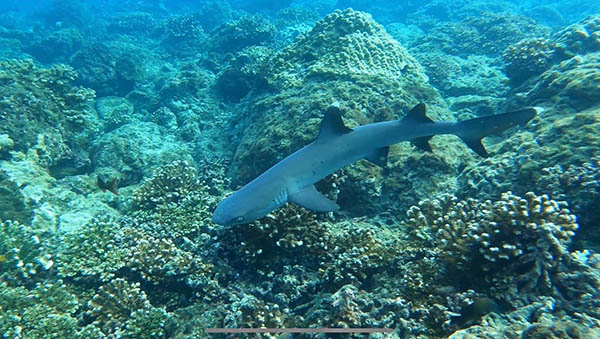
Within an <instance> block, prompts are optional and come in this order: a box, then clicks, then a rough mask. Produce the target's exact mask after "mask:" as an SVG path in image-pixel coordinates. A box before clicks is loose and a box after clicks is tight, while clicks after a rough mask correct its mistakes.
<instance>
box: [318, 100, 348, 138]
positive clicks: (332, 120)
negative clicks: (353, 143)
mask: <svg viewBox="0 0 600 339" xmlns="http://www.w3.org/2000/svg"><path fill="white" fill-rule="evenodd" d="M350 132H352V129H351V128H349V127H346V125H344V121H343V120H342V110H341V109H340V103H339V102H338V101H336V102H334V103H333V104H331V105H330V106H329V108H327V111H325V114H324V116H323V120H322V121H321V128H320V129H319V136H318V137H317V140H327V139H329V138H332V137H336V136H339V135H342V134H345V133H350Z"/></svg>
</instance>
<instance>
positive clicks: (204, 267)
mask: <svg viewBox="0 0 600 339" xmlns="http://www.w3.org/2000/svg"><path fill="white" fill-rule="evenodd" d="M122 236H123V238H124V239H126V240H127V242H128V243H129V246H130V247H129V248H130V253H129V257H128V258H127V261H126V265H127V267H129V268H131V269H132V270H133V271H134V272H137V273H139V274H140V276H141V277H142V279H144V280H145V281H147V282H150V283H153V284H160V283H165V282H167V281H173V280H183V281H186V283H187V284H188V286H192V287H198V286H196V285H198V284H199V283H200V281H202V276H203V275H207V274H210V272H211V270H212V265H211V264H209V263H205V262H203V261H202V260H201V258H200V257H199V256H197V255H194V254H193V253H191V252H189V251H185V250H183V249H180V248H178V247H177V246H176V245H175V243H174V242H173V241H172V240H170V239H165V238H162V239H161V238H155V237H153V236H150V235H148V234H146V233H145V232H142V231H140V230H139V229H133V228H129V227H126V228H124V229H123V235H122ZM188 241H190V240H188Z"/></svg>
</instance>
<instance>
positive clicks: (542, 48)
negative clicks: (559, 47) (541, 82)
mask: <svg viewBox="0 0 600 339" xmlns="http://www.w3.org/2000/svg"><path fill="white" fill-rule="evenodd" d="M555 48H556V45H555V44H554V42H553V41H551V40H549V39H546V38H528V39H523V40H521V41H519V42H517V43H516V44H513V45H510V46H508V47H507V48H506V49H505V50H504V52H503V53H502V57H503V58H504V61H505V62H506V74H507V75H508V76H509V77H510V78H511V79H512V80H513V81H515V82H520V81H523V80H525V79H527V78H529V77H531V76H533V75H538V74H540V73H542V72H543V71H545V70H547V69H548V68H550V66H552V63H553V61H554V60H555V55H554V53H555Z"/></svg>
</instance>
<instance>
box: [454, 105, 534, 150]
mask: <svg viewBox="0 0 600 339" xmlns="http://www.w3.org/2000/svg"><path fill="white" fill-rule="evenodd" d="M542 111H543V108H540V107H532V108H526V109H522V110H519V111H514V112H508V113H502V114H496V115H490V116H486V117H481V118H475V119H469V120H465V121H460V122H458V123H457V131H456V135H457V136H458V137H459V138H460V139H461V140H462V141H463V142H464V143H465V144H467V146H469V147H470V148H471V149H472V150H473V151H475V153H477V154H479V155H480V156H482V157H484V158H487V157H488V152H487V151H486V149H485V147H483V144H482V143H481V139H482V138H484V137H486V136H488V135H491V134H496V133H500V132H502V131H504V130H507V129H509V128H511V127H514V126H517V125H521V126H523V125H525V124H526V123H527V122H528V121H529V120H531V119H532V118H533V117H534V116H536V114H538V113H541V112H542Z"/></svg>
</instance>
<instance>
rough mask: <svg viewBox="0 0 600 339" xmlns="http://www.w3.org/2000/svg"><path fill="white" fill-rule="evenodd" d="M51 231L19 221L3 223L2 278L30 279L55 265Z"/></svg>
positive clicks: (0, 227)
mask: <svg viewBox="0 0 600 339" xmlns="http://www.w3.org/2000/svg"><path fill="white" fill-rule="evenodd" d="M51 237H52V234H51V232H49V231H44V232H40V231H36V230H34V229H32V228H31V227H30V226H26V225H23V224H21V223H19V222H16V221H4V222H0V258H1V260H0V268H1V270H0V271H1V272H2V273H0V281H2V280H4V281H11V280H14V279H24V280H25V281H27V280H28V279H30V278H32V277H34V276H35V275H36V274H38V273H40V272H43V271H46V270H49V269H50V268H52V266H53V265H54V256H53V251H52V250H51V249H50V248H49V244H48V242H49V239H50V238H51Z"/></svg>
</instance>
